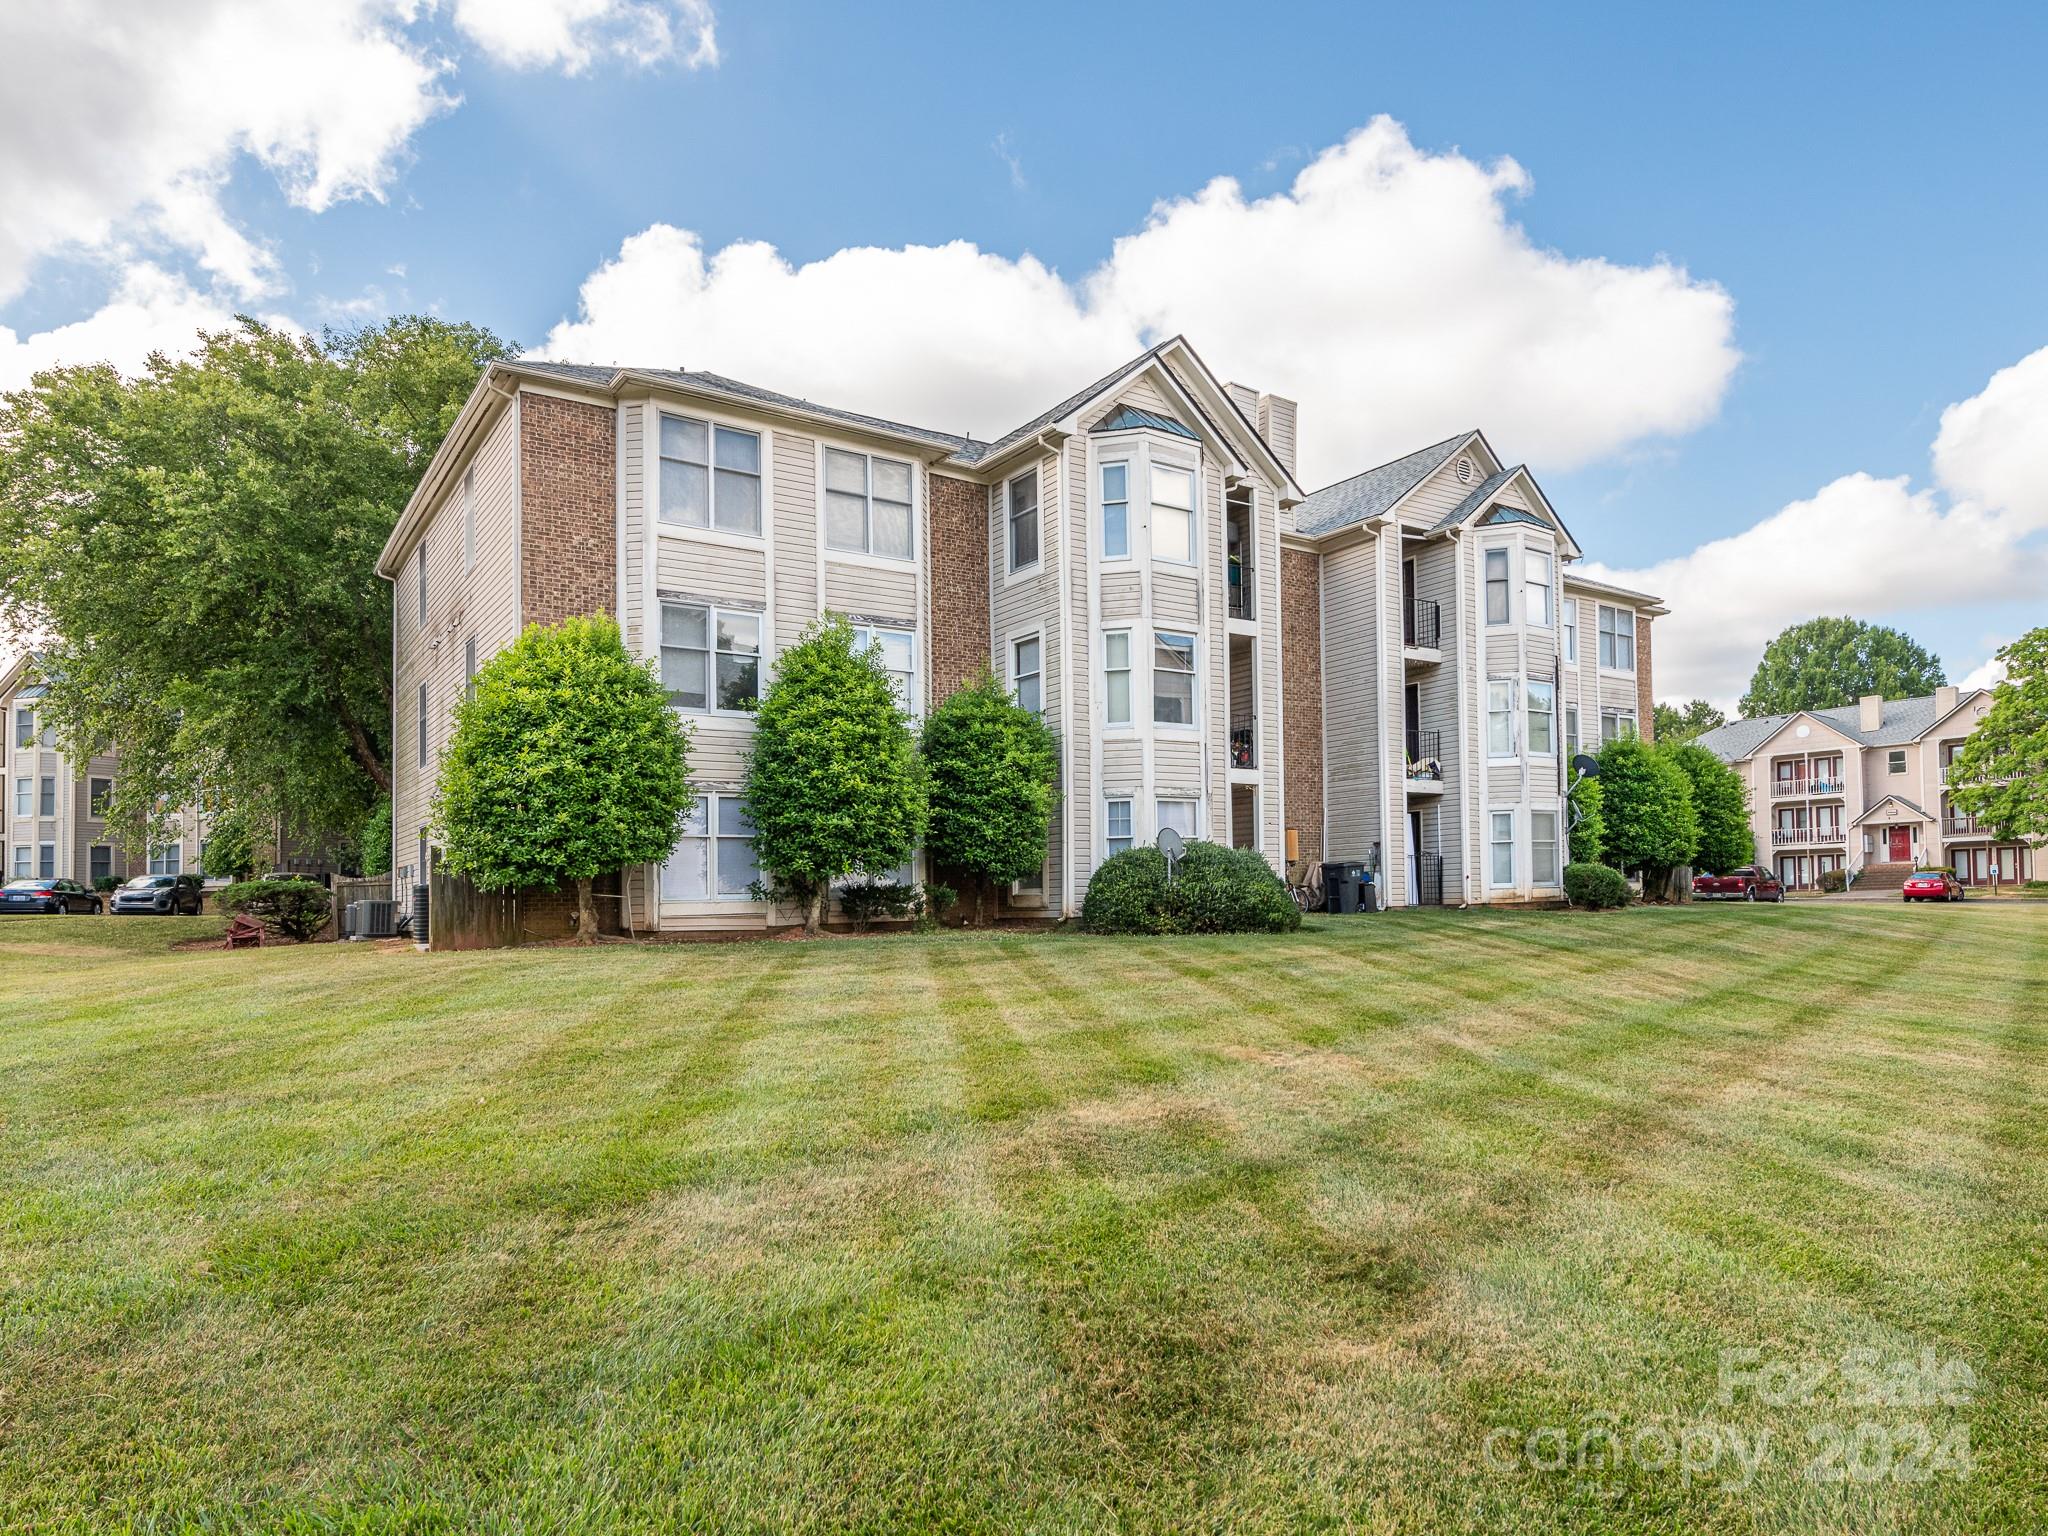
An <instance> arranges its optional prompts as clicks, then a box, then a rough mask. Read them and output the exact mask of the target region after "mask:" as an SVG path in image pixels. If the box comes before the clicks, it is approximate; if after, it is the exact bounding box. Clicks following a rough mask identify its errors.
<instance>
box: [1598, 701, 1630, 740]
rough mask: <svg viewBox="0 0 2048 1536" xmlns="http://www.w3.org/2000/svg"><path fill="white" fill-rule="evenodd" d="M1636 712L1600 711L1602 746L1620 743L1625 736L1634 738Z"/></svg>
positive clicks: (1621, 710) (1620, 710) (1627, 710)
mask: <svg viewBox="0 0 2048 1536" xmlns="http://www.w3.org/2000/svg"><path fill="white" fill-rule="evenodd" d="M1636 734H1638V733H1637V731H1636V712H1635V711H1634V710H1632V709H1603V710H1601V711H1600V745H1601V746H1603V747H1604V746H1606V745H1607V743H1608V742H1610V741H1619V740H1621V738H1622V737H1624V736H1634V735H1636Z"/></svg>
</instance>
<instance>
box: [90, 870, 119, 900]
mask: <svg viewBox="0 0 2048 1536" xmlns="http://www.w3.org/2000/svg"><path fill="white" fill-rule="evenodd" d="M92 888H93V889H94V890H96V891H98V892H99V893H100V894H101V895H105V894H106V893H107V892H108V891H118V890H119V889H120V888H121V882H120V881H119V880H116V879H115V878H114V877H113V876H112V875H101V876H100V877H99V879H97V880H95V881H93V883H92Z"/></svg>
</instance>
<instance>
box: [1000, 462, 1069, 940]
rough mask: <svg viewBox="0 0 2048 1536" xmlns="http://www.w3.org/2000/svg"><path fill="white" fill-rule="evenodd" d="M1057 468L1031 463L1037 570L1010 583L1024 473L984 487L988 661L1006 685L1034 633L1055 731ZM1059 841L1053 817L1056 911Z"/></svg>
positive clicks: (1048, 886)
mask: <svg viewBox="0 0 2048 1536" xmlns="http://www.w3.org/2000/svg"><path fill="white" fill-rule="evenodd" d="M1059 462H1060V461H1059V459H1058V457H1057V456H1056V455H1053V454H1044V455H1041V456H1040V457H1038V458H1037V459H1034V460H1033V461H1031V467H1032V468H1033V469H1035V470H1036V471H1037V474H1038V565H1037V567H1036V568H1035V569H1032V570H1030V571H1029V572H1028V573H1026V574H1022V575H1019V576H1017V577H1014V578H1013V577H1011V576H1010V575H1009V573H1008V564H1009V547H1008V546H1009V536H1010V525H1009V508H1008V494H1009V484H1010V482H1011V481H1012V480H1014V479H1015V478H1016V477H1017V476H1018V475H1019V474H1021V473H1023V469H1024V466H1022V465H1019V466H1018V467H1017V468H1016V469H1014V470H1012V471H1011V472H1010V473H1008V474H1006V475H1004V476H1003V477H1002V478H1001V479H1000V480H998V481H997V482H996V483H995V484H993V485H991V486H990V487H989V520H988V523H989V591H990V592H991V594H992V595H993V607H994V623H993V625H992V626H991V634H990V643H991V644H992V646H993V647H994V651H995V654H994V656H993V658H992V660H993V665H994V668H995V672H996V675H997V677H999V678H1001V679H1002V680H1003V681H1004V682H1005V683H1006V684H1007V683H1008V682H1009V681H1010V645H1011V642H1012V641H1014V640H1017V639H1020V638H1022V637H1023V636H1025V635H1027V634H1030V633H1031V632H1033V631H1037V632H1038V634H1039V638H1040V649H1039V662H1040V666H1041V667H1042V669H1043V681H1042V684H1041V688H1042V693H1041V706H1042V708H1043V709H1044V711H1045V719H1046V720H1047V722H1048V723H1050V724H1051V725H1052V726H1053V727H1054V728H1055V729H1057V728H1058V726H1059V720H1060V700H1061V698H1062V697H1063V695H1064V690H1063V682H1064V675H1065V662H1064V658H1063V657H1062V655H1061V647H1060V614H1059V585H1058V549H1059V540H1060V539H1061V538H1062V537H1063V536H1064V531H1065V524H1066V520H1065V519H1064V518H1063V517H1062V516H1061V515H1060V512H1061V509H1060V502H1061V500H1062V496H1061V492H1060V478H1059ZM1067 787H1068V786H1067V785H1066V783H1065V782H1064V779H1063V780H1062V783H1061V785H1060V790H1061V793H1062V794H1065V793H1066V792H1067ZM1059 836H1060V820H1059V818H1058V817H1057V816H1055V817H1054V819H1053V826H1052V830H1051V832H1050V833H1049V834H1048V835H1047V839H1046V842H1047V856H1046V873H1045V882H1046V883H1045V899H1046V904H1047V906H1048V907H1052V908H1055V909H1056V908H1057V906H1058V903H1059V900H1060V876H1061V870H1060V849H1059V847H1058V844H1059Z"/></svg>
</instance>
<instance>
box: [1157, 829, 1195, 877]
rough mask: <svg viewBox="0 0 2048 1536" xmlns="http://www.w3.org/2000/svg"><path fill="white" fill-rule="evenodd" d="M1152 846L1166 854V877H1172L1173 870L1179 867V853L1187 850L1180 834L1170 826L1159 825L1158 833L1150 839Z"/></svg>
mask: <svg viewBox="0 0 2048 1536" xmlns="http://www.w3.org/2000/svg"><path fill="white" fill-rule="evenodd" d="M1152 842H1153V846H1154V847H1156V848H1158V850H1159V851H1160V852H1161V853H1163V854H1165V855H1166V878H1167V879H1168V880H1172V879H1173V872H1174V871H1175V870H1176V869H1178V868H1179V867H1180V860H1181V855H1182V854H1184V853H1186V852H1187V851H1188V845H1187V844H1186V843H1185V842H1183V841H1182V840H1181V835H1180V834H1179V833H1178V832H1176V831H1174V830H1173V828H1171V827H1161V828H1160V829H1159V835H1158V836H1157V837H1155V838H1154V839H1152Z"/></svg>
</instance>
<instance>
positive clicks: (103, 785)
mask: <svg viewBox="0 0 2048 1536" xmlns="http://www.w3.org/2000/svg"><path fill="white" fill-rule="evenodd" d="M113 798H114V781H113V780H112V779H87V780H86V781H85V814H86V815H88V816H92V817H95V818H101V819H103V818H104V817H105V816H106V814H107V804H108V802H109V801H111V800H112V799H113Z"/></svg>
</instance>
